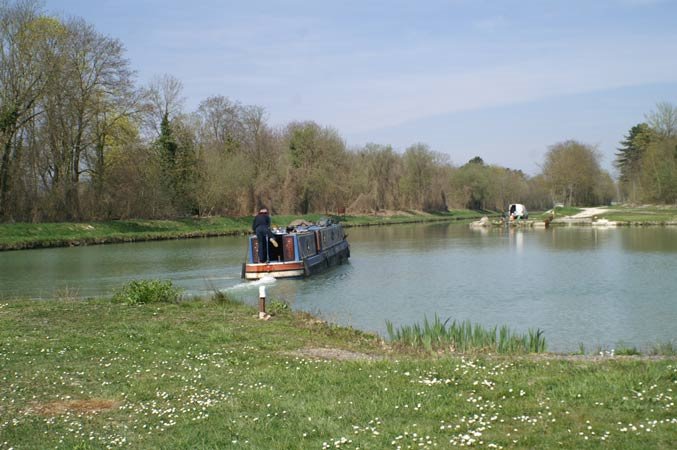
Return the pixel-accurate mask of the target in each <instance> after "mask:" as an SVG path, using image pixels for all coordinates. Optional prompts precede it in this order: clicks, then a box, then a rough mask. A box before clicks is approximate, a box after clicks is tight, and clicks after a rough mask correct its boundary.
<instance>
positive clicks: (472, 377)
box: [0, 294, 677, 449]
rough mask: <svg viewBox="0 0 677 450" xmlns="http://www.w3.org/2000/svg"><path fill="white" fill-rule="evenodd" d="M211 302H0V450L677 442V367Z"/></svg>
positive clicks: (659, 445)
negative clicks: (502, 352) (423, 340)
mask: <svg viewBox="0 0 677 450" xmlns="http://www.w3.org/2000/svg"><path fill="white" fill-rule="evenodd" d="M217 297H218V299H214V300H199V299H194V300H188V301H180V302H172V303H147V304H137V305H135V306H130V305H127V304H125V303H113V302H111V301H110V300H86V301H84V300H78V301H74V300H58V301H11V302H7V301H5V302H0V361H2V364H1V367H2V369H1V371H0V378H1V381H2V382H1V383H0V399H1V401H0V448H16V449H21V448H46V447H48V448H82V449H84V448H118V447H123V448H195V447H205V448H207V447H208V448H250V449H254V448H273V447H274V448H278V449H305V448H309V449H310V448H313V449H316V448H358V447H359V448H393V449H395V448H403V449H405V448H441V447H456V446H461V445H464V446H475V447H479V448H554V447H563V448H599V447H600V446H608V447H609V448H626V449H633V448H636V449H640V448H666V449H667V448H671V447H672V446H673V444H674V441H675V436H676V435H677V416H676V413H675V404H674V395H675V394H674V389H675V382H676V381H677V361H676V360H675V359H674V358H673V359H670V358H660V359H651V358H639V357H608V356H607V357H579V356H569V357H565V356H558V355H545V356H543V355H541V356H511V357H505V356H502V357H499V356H493V355H491V354H488V353H466V354H450V353H439V354H435V355H431V354H430V353H428V352H425V351H421V352H411V351H407V352H404V353H401V352H399V351H398V350H397V349H396V348H392V347H391V346H390V345H388V344H387V343H384V342H382V340H381V339H380V338H378V337H376V336H372V335H369V334H365V333H361V332H359V331H356V330H352V329H348V328H341V327H336V326H333V325H330V324H327V323H324V322H322V321H320V320H317V319H315V318H313V317H310V316H308V315H306V314H299V313H295V312H293V311H290V310H289V309H288V308H278V309H277V310H276V315H275V316H274V317H273V319H272V320H269V321H260V320H258V319H256V312H255V310H254V309H253V308H251V307H249V306H246V305H243V304H241V303H238V302H235V301H232V300H230V299H229V298H228V296H227V295H224V294H220V295H219V296H217ZM271 303H272V301H271ZM74 317H77V320H74Z"/></svg>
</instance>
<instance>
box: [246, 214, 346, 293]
mask: <svg viewBox="0 0 677 450" xmlns="http://www.w3.org/2000/svg"><path fill="white" fill-rule="evenodd" d="M298 222H299V223H296V224H295V223H292V224H290V226H288V227H287V228H283V229H280V228H277V229H273V230H272V238H271V239H273V240H274V241H275V243H276V244H277V246H275V245H268V262H267V263H266V262H259V260H258V249H259V247H258V246H259V245H260V243H259V242H258V239H257V238H256V235H251V236H249V239H248V240H247V260H246V261H245V263H243V264H242V278H245V279H247V280H256V279H259V278H263V277H266V276H271V277H275V278H287V277H304V276H309V275H312V274H314V273H318V272H321V271H323V270H325V269H327V268H329V267H331V266H335V265H337V264H343V263H344V262H346V261H347V260H348V258H350V245H349V244H348V240H347V239H346V238H347V236H346V235H345V233H344V232H343V227H342V226H341V224H340V223H334V222H332V221H331V220H329V219H324V220H321V221H320V222H319V223H318V224H309V223H306V222H302V221H298Z"/></svg>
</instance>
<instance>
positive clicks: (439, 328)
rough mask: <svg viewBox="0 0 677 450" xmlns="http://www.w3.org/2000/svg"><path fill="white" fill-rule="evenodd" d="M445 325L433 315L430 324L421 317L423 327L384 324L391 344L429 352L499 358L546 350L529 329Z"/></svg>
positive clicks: (447, 322) (540, 334) (536, 332)
mask: <svg viewBox="0 0 677 450" xmlns="http://www.w3.org/2000/svg"><path fill="white" fill-rule="evenodd" d="M450 321H451V319H450V318H449V319H447V320H445V321H444V322H443V321H442V320H441V319H440V317H439V316H438V315H437V314H435V317H434V319H433V320H432V321H430V320H428V318H427V317H424V320H423V324H422V325H421V324H418V323H416V324H413V325H403V326H400V327H399V328H396V327H395V326H394V325H393V323H392V322H390V321H386V329H387V332H388V337H389V338H390V340H391V341H392V342H394V343H396V344H401V345H404V346H407V347H412V348H415V349H421V348H422V349H425V350H426V351H428V352H435V351H439V350H447V349H449V350H451V351H453V352H460V353H466V352H476V351H486V352H495V353H502V354H516V353H543V352H545V351H546V349H547V345H546V342H545V337H544V336H543V334H544V332H543V330H541V329H536V330H533V329H530V330H529V331H528V333H527V334H518V333H515V332H514V331H512V330H510V328H509V327H507V326H501V327H500V328H499V327H497V326H494V327H493V328H486V327H484V326H482V325H480V324H477V323H475V324H473V323H471V322H470V321H469V320H465V321H462V322H458V321H456V320H454V321H451V322H450Z"/></svg>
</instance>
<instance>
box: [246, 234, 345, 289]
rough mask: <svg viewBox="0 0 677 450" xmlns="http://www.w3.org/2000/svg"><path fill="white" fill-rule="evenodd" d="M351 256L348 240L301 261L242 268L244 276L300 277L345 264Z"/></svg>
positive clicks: (261, 264)
mask: <svg viewBox="0 0 677 450" xmlns="http://www.w3.org/2000/svg"><path fill="white" fill-rule="evenodd" d="M349 257H350V246H349V245H348V242H347V241H345V240H344V241H342V242H339V243H338V244H336V245H333V246H331V247H329V248H326V249H324V250H322V251H320V252H319V253H317V254H315V255H312V256H308V257H305V258H302V259H301V260H300V261H289V262H270V263H267V264H265V263H248V264H244V265H243V268H242V275H243V278H244V279H246V280H258V279H261V278H263V277H274V278H298V277H304V276H309V275H312V274H316V273H320V272H322V271H324V270H326V269H328V268H329V267H332V266H336V265H339V264H343V263H344V262H345V261H347V260H348V258H349Z"/></svg>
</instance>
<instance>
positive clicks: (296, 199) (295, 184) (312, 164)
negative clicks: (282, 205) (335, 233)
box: [285, 122, 346, 214]
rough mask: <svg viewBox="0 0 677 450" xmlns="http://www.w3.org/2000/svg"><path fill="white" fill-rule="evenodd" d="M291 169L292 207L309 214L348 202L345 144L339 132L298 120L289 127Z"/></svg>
mask: <svg viewBox="0 0 677 450" xmlns="http://www.w3.org/2000/svg"><path fill="white" fill-rule="evenodd" d="M285 139H286V141H287V149H288V152H287V156H288V158H289V171H288V173H287V177H286V179H285V195H286V196H287V201H288V204H287V206H288V208H289V209H290V210H291V211H294V212H300V213H302V214H306V213H308V212H310V211H330V210H331V211H335V210H336V209H337V208H338V207H340V206H342V205H344V204H345V202H346V199H345V198H344V196H345V192H346V190H345V189H344V185H343V183H342V182H343V179H342V177H343V175H344V174H345V173H346V157H345V156H346V150H345V144H344V142H343V140H342V139H341V137H340V136H339V134H338V132H337V131H336V130H334V129H332V128H326V127H320V126H319V125H318V124H316V123H314V122H294V123H291V124H289V126H288V127H287V130H286V137H285Z"/></svg>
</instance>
